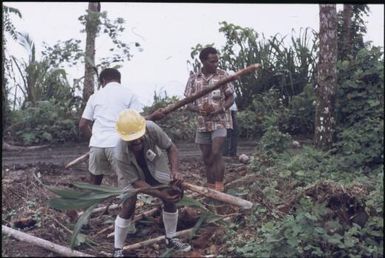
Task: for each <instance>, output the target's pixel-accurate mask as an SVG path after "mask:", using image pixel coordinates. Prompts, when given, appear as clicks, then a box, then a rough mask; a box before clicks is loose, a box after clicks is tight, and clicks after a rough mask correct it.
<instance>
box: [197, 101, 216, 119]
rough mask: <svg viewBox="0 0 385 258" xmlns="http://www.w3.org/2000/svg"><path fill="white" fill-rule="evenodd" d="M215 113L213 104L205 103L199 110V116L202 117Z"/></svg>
mask: <svg viewBox="0 0 385 258" xmlns="http://www.w3.org/2000/svg"><path fill="white" fill-rule="evenodd" d="M214 111H215V108H214V106H213V105H212V104H209V103H208V102H205V103H203V105H202V107H201V108H200V109H199V114H200V115H202V116H208V115H210V114H211V113H213V112H214Z"/></svg>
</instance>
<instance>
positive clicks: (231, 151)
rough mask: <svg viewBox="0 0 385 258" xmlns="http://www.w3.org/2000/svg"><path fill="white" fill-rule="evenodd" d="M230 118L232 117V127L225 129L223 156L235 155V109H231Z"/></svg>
mask: <svg viewBox="0 0 385 258" xmlns="http://www.w3.org/2000/svg"><path fill="white" fill-rule="evenodd" d="M231 118H232V119H233V129H227V137H226V139H225V143H224V144H223V146H224V147H223V155H224V156H236V155H237V147H238V134H239V130H238V120H237V111H231Z"/></svg>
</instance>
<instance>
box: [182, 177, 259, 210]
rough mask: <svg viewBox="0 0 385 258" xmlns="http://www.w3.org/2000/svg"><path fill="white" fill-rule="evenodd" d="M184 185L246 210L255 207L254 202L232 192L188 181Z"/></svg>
mask: <svg viewBox="0 0 385 258" xmlns="http://www.w3.org/2000/svg"><path fill="white" fill-rule="evenodd" d="M183 186H184V187H185V188H187V189H189V190H191V191H194V192H197V193H199V194H203V195H204V196H207V197H210V198H213V199H216V200H219V201H222V202H226V203H229V204H232V205H236V206H238V207H241V208H243V209H245V210H247V209H251V207H253V203H252V202H249V201H246V200H244V199H241V198H239V197H236V196H233V195H230V194H226V193H222V192H218V191H215V190H213V189H210V188H207V187H203V186H197V185H193V184H190V183H187V182H183Z"/></svg>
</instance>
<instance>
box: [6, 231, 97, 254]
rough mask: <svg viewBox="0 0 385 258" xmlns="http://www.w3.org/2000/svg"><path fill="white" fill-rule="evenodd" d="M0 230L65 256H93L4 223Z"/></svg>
mask: <svg viewBox="0 0 385 258" xmlns="http://www.w3.org/2000/svg"><path fill="white" fill-rule="evenodd" d="M1 231H2V232H3V233H5V234H7V235H10V236H11V237H13V238H16V239H18V240H20V241H24V242H28V243H31V244H33V245H37V246H40V247H42V248H44V249H47V250H50V251H52V252H54V253H57V254H60V255H63V256H65V257H93V256H92V255H89V254H86V253H82V252H79V251H76V250H71V249H70V248H68V247H65V246H61V245H58V244H55V243H52V242H50V241H48V240H45V239H42V238H39V237H35V236H31V235H29V234H26V233H24V232H21V231H18V230H15V229H12V228H10V227H7V226H4V225H1ZM26 255H28V254H26Z"/></svg>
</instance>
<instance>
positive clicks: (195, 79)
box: [184, 47, 234, 192]
mask: <svg viewBox="0 0 385 258" xmlns="http://www.w3.org/2000/svg"><path fill="white" fill-rule="evenodd" d="M199 59H200V61H201V62H202V65H203V67H202V69H201V70H200V71H199V72H198V73H197V74H193V73H192V74H190V77H189V79H188V81H187V85H186V89H185V92H184V95H185V96H186V97H188V96H191V95H192V94H194V93H196V92H198V91H201V90H203V89H204V88H207V87H210V86H212V85H213V84H215V83H216V82H218V81H219V80H221V79H223V78H225V77H227V76H228V74H227V73H226V72H225V71H223V70H221V69H218V68H217V67H218V52H217V50H216V49H215V48H213V47H206V48H204V49H202V51H201V52H200V54H199ZM233 93H234V86H233V85H232V84H231V83H227V84H226V85H224V86H222V87H221V88H219V89H217V90H214V91H212V92H210V93H208V94H207V95H205V96H203V97H201V98H199V99H197V100H196V101H195V102H193V103H191V104H189V105H188V106H187V108H188V109H189V110H191V111H193V112H196V113H197V122H198V125H197V131H196V136H195V142H196V143H197V144H199V148H200V150H201V153H202V158H203V161H204V164H205V167H206V177H207V186H208V187H209V188H211V189H215V190H217V191H221V192H223V191H224V185H223V178H224V171H225V166H224V162H223V159H222V145H223V143H224V141H225V137H226V133H227V129H229V128H232V120H231V114H230V111H229V108H230V106H231V105H232V104H233V102H234V94H233Z"/></svg>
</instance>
